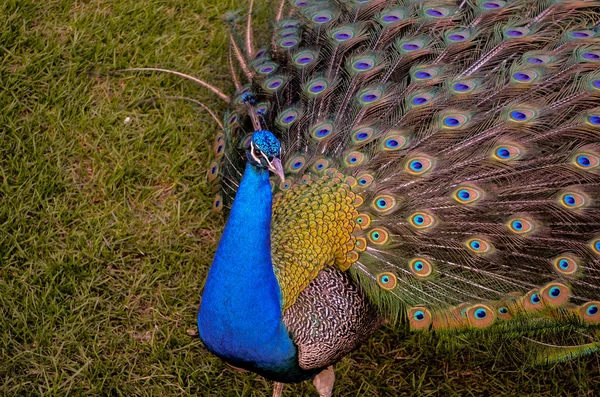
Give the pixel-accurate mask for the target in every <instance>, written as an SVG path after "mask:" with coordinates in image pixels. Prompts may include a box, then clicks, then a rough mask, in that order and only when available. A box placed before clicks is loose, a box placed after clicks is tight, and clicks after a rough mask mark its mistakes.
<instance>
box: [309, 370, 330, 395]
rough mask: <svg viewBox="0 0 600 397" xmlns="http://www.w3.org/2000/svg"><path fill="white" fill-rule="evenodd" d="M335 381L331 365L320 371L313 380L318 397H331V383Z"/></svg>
mask: <svg viewBox="0 0 600 397" xmlns="http://www.w3.org/2000/svg"><path fill="white" fill-rule="evenodd" d="M334 382H335V372H334V371H333V365H330V366H329V367H327V369H326V370H323V371H321V372H320V373H319V374H318V375H317V376H315V379H314V380H313V385H315V388H316V389H317V391H318V392H319V397H331V394H332V393H333V383H334Z"/></svg>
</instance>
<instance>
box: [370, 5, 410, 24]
mask: <svg viewBox="0 0 600 397" xmlns="http://www.w3.org/2000/svg"><path fill="white" fill-rule="evenodd" d="M405 18H406V14H405V12H404V10H403V9H400V8H396V9H391V10H385V11H383V12H382V13H381V14H379V16H378V17H377V22H379V23H380V24H381V25H382V26H384V27H385V26H389V25H394V24H397V23H398V22H400V21H402V20H404V19H405Z"/></svg>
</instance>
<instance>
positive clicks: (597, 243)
mask: <svg viewBox="0 0 600 397" xmlns="http://www.w3.org/2000/svg"><path fill="white" fill-rule="evenodd" d="M590 246H591V247H592V250H593V251H594V253H595V254H596V255H600V237H596V238H594V239H593V240H592V241H590Z"/></svg>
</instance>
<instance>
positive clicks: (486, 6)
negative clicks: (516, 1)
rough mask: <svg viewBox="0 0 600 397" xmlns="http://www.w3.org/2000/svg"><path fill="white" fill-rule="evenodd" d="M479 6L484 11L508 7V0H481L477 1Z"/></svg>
mask: <svg viewBox="0 0 600 397" xmlns="http://www.w3.org/2000/svg"><path fill="white" fill-rule="evenodd" d="M477 6H478V7H479V8H481V9H482V10H484V11H496V10H501V9H502V8H504V7H506V1H499V0H495V1H489V0H479V1H477Z"/></svg>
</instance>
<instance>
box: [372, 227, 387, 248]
mask: <svg viewBox="0 0 600 397" xmlns="http://www.w3.org/2000/svg"><path fill="white" fill-rule="evenodd" d="M367 237H368V238H369V241H370V242H372V243H373V244H377V245H382V244H385V243H387V242H388V240H389V233H388V232H387V230H385V229H383V228H381V227H376V228H373V229H371V231H370V232H369V233H368V234H367Z"/></svg>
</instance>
